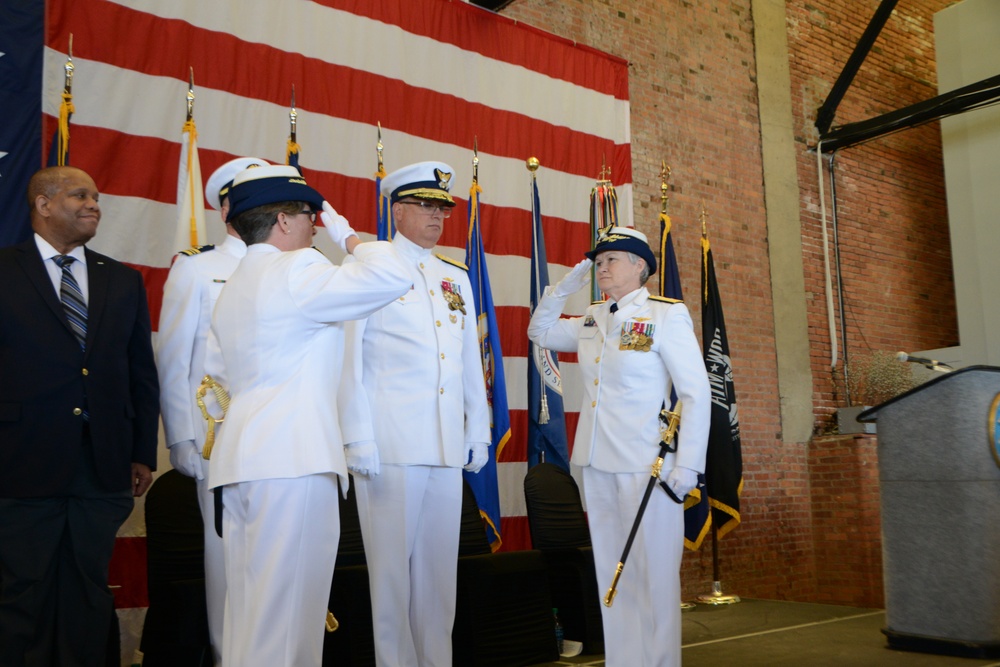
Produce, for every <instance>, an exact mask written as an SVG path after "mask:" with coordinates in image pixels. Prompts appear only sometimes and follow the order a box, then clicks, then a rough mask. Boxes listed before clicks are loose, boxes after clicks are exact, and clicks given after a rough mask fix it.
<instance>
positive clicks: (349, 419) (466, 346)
mask: <svg viewBox="0 0 1000 667" xmlns="http://www.w3.org/2000/svg"><path fill="white" fill-rule="evenodd" d="M392 245H393V248H394V249H395V250H396V252H397V253H398V254H399V256H400V258H401V259H402V261H403V263H404V264H405V265H406V267H407V268H408V270H409V277H410V280H411V281H412V283H413V288H412V289H411V290H409V291H407V292H406V293H405V294H403V295H402V296H400V297H399V298H397V299H396V300H395V301H393V302H392V303H390V304H389V305H388V306H386V307H385V308H383V309H382V310H379V311H378V312H376V313H374V314H373V315H372V316H371V317H369V318H368V319H367V320H365V321H360V322H355V323H351V325H350V331H351V333H350V339H351V340H350V343H349V345H348V359H347V361H346V362H345V363H346V365H348V366H351V371H350V372H351V373H352V377H353V381H354V383H355V384H354V386H356V387H357V386H363V387H364V396H362V395H361V392H358V391H354V392H341V415H342V417H341V419H342V426H343V429H344V439H345V441H346V442H348V443H356V442H364V441H371V440H374V441H376V442H377V443H378V452H379V459H380V461H381V462H382V463H387V464H397V465H429V466H447V467H451V468H458V467H461V466H463V465H465V464H466V463H467V462H468V461H467V460H466V457H467V454H468V445H469V444H470V443H474V442H481V443H489V442H490V416H489V405H488V404H487V401H486V381H485V380H484V379H483V365H482V360H481V358H480V355H479V335H478V332H477V328H476V307H475V303H474V301H473V295H472V284H471V283H470V282H469V276H468V275H467V273H466V269H464V268H462V267H461V266H458V265H456V264H452V263H450V262H447V261H444V260H442V259H441V258H439V257H438V256H436V255H435V254H433V253H432V252H431V251H430V250H427V249H425V248H422V247H420V246H418V245H417V244H415V243H413V242H412V241H410V240H409V239H407V238H406V237H405V236H403V235H402V234H396V237H395V238H394V239H393V242H392ZM454 290H458V293H459V295H460V296H461V299H462V301H463V302H464V306H463V307H464V308H465V313H462V312H461V310H452V309H449V306H448V303H449V301H448V298H446V292H448V291H454ZM451 298H454V297H451ZM358 360H363V367H359V365H358V364H357V363H356V362H357V361H358ZM365 398H367V400H364V399H365Z"/></svg>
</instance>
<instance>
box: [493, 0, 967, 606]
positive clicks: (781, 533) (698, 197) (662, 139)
mask: <svg viewBox="0 0 1000 667" xmlns="http://www.w3.org/2000/svg"><path fill="white" fill-rule="evenodd" d="M878 4H879V3H878V1H877V0H864V1H863V2H862V1H859V0H837V1H827V0H824V1H823V2H821V3H816V2H811V3H809V2H806V1H805V0H788V1H787V2H786V3H785V5H786V12H787V26H788V46H789V63H790V66H791V78H792V91H791V96H792V108H793V114H794V119H795V138H796V145H797V147H798V150H797V153H796V155H797V169H798V175H799V187H800V192H801V222H802V226H803V229H802V243H803V253H804V255H803V259H804V264H805V282H806V290H807V294H806V300H807V306H808V317H809V321H808V324H809V337H810V341H809V343H810V350H811V356H812V373H813V380H814V390H813V403H814V415H815V419H816V431H817V433H822V432H825V431H828V430H829V427H830V424H831V420H832V418H831V415H832V413H833V411H834V409H835V407H837V406H838V405H843V404H844V403H843V392H842V391H841V390H838V389H836V388H835V386H834V382H833V376H832V373H831V372H830V370H829V354H830V339H829V335H828V328H827V323H826V310H825V299H824V295H823V274H822V270H823V261H822V255H821V238H820V235H819V234H820V232H819V229H820V225H819V205H818V196H817V181H816V166H815V164H816V159H815V154H814V153H810V152H809V151H808V148H809V147H810V146H814V145H815V142H816V134H815V129H814V127H813V123H814V119H815V110H816V108H817V107H818V106H819V105H820V104H821V103H822V101H823V100H824V99H825V97H826V95H827V93H828V91H829V89H830V87H831V86H832V85H833V82H834V81H835V80H836V78H837V75H838V74H839V73H840V70H841V68H842V66H843V63H844V62H845V61H846V60H847V58H848V56H849V55H850V52H851V50H852V49H853V47H854V44H855V43H856V41H857V39H858V37H859V36H860V35H861V33H862V32H863V30H864V28H865V26H866V25H867V23H868V20H869V19H870V16H871V14H872V13H873V12H874V10H875V8H876V7H877V6H878ZM950 4H952V2H947V1H945V0H915V1H913V2H908V3H900V4H899V6H898V7H897V9H896V11H895V12H894V14H893V16H892V18H891V19H890V21H889V23H888V25H887V26H886V28H885V30H884V31H883V34H882V36H881V37H880V38H879V40H878V42H877V43H876V48H875V50H874V51H873V53H872V54H871V55H870V57H869V59H868V61H867V62H866V64H865V65H864V66H863V67H862V69H861V71H860V73H859V75H858V77H857V79H856V81H855V83H854V85H853V86H852V87H851V88H850V89H849V91H848V93H847V95H846V97H845V99H844V102H843V104H842V105H841V108H840V111H838V113H837V116H836V119H835V120H836V123H838V124H841V123H846V122H851V121H856V120H862V119H866V118H869V117H871V116H873V115H876V114H879V113H882V112H885V111H889V110H892V109H895V108H898V107H901V106H905V105H907V104H911V103H913V102H916V101H919V100H922V99H926V98H929V97H932V96H934V95H935V94H936V88H935V84H936V75H935V64H934V56H933V34H932V27H933V23H932V15H933V13H934V12H935V11H938V10H940V9H942V8H944V7H946V6H948V5H950ZM502 13H503V14H504V15H506V16H509V17H511V18H514V19H516V20H518V21H523V22H525V23H528V24H531V25H534V26H538V27H541V28H543V29H545V30H549V31H551V32H553V33H555V34H558V35H560V36H563V37H566V38H569V39H573V40H576V41H578V42H580V43H582V44H586V45H588V46H592V47H594V48H597V49H600V50H602V51H606V52H608V53H612V54H614V55H617V56H619V57H622V58H625V59H627V60H628V61H629V63H630V68H629V72H630V78H629V94H630V102H631V112H632V118H631V127H632V169H633V172H632V180H633V183H634V188H635V198H634V202H633V205H634V214H635V221H636V226H637V227H638V228H639V229H641V230H642V231H644V232H646V233H647V234H650V235H651V237H652V238H655V237H656V234H657V230H656V229H655V228H654V222H655V219H656V215H657V213H658V211H659V205H660V188H659V185H660V179H659V171H660V162H661V160H665V161H666V162H667V164H668V165H669V166H670V167H671V169H672V172H673V174H672V179H671V190H670V214H671V217H672V220H673V230H674V235H675V240H674V243H675V249H676V252H677V255H678V262H679V264H680V272H681V281H682V283H683V285H684V288H685V291H686V296H687V297H688V299H687V301H688V305H689V307H690V308H691V310H692V315H693V316H694V318H695V329H696V331H700V305H699V300H698V298H697V296H696V295H697V290H698V286H699V280H700V278H699V271H700V268H699V267H700V247H699V243H698V239H699V234H700V225H699V223H698V219H699V214H700V212H701V210H702V205H704V207H705V209H706V211H707V214H708V218H707V220H708V232H709V237H710V239H711V241H712V248H713V251H714V254H715V261H716V272H717V275H718V279H719V283H720V290H721V293H722V299H723V304H724V306H725V312H726V320H727V324H728V334H729V343H730V348H731V349H730V352H731V356H732V359H733V369H734V375H735V378H736V391H737V396H738V400H739V408H740V422H741V429H742V441H743V458H744V479H745V486H744V495H743V502H742V505H743V506H742V518H743V524H742V525H741V526H740V527H739V528H737V529H736V530H735V531H734V532H732V533H730V534H729V535H728V536H727V537H726V538H725V539H724V540H722V542H721V543H720V549H719V551H720V563H721V565H720V572H721V578H722V581H723V585H724V590H725V591H726V592H733V593H737V594H739V595H742V596H747V597H763V598H771V599H791V600H809V601H818V600H823V601H835V600H834V597H835V589H836V588H838V587H840V586H843V585H844V582H843V581H840V580H837V579H836V576H840V575H843V576H844V577H847V576H848V575H849V574H850V571H849V569H847V570H840V571H838V573H835V572H834V571H833V570H832V569H831V567H832V565H831V559H830V557H829V556H830V555H831V554H834V553H836V554H837V558H838V559H839V560H843V559H844V558H846V557H847V553H846V552H847V551H850V549H849V548H848V549H842V548H841V549H834V548H833V547H834V546H839V545H838V544H831V543H839V544H840V545H844V544H847V543H848V542H850V540H848V539H846V538H845V539H841V538H840V537H838V536H841V535H844V536H846V535H849V534H850V533H849V532H845V531H849V530H851V529H852V528H851V522H852V521H854V520H856V519H858V515H857V514H856V512H857V511H858V509H857V508H853V509H851V510H849V511H847V513H846V514H845V513H844V512H843V511H841V510H833V509H831V507H833V506H835V505H837V504H838V502H840V501H839V500H837V498H836V494H833V493H832V492H831V489H830V486H831V484H832V482H831V481H830V480H831V479H833V478H831V477H829V475H832V474H835V473H834V472H832V471H830V470H826V469H825V468H823V467H822V466H826V465H833V464H832V463H828V462H823V463H818V462H817V460H816V456H817V455H818V453H819V452H823V451H824V450H825V449H826V448H828V447H831V446H832V445H829V443H827V442H826V441H825V440H820V441H817V442H816V443H813V447H812V449H810V446H809V444H808V443H789V442H785V441H783V439H782V434H781V424H780V420H779V397H778V386H777V375H776V372H775V368H774V366H775V349H774V322H773V317H774V316H773V308H772V301H771V290H770V271H771V268H770V266H769V260H768V247H767V225H766V217H765V213H766V212H765V210H764V192H763V171H762V165H761V138H760V125H759V119H758V108H757V90H756V67H755V58H754V24H753V16H752V12H751V0H730V1H728V2H693V1H691V0H659V1H653V0H635V1H632V2H626V1H624V0H604V1H600V0H516V1H515V2H514V3H512V4H511V5H510V6H509V7H507V8H506V9H505V10H504V11H503V12H502ZM836 163H837V174H838V176H837V196H838V210H837V213H838V219H839V226H840V242H841V261H842V265H843V266H842V270H843V284H844V298H845V301H846V311H847V329H848V332H847V350H848V353H849V354H850V355H856V354H858V353H860V352H861V351H864V350H867V349H873V350H889V351H895V350H899V349H905V350H919V349H930V348H936V347H945V346H949V345H953V344H955V343H956V342H957V323H956V317H955V302H954V289H953V284H952V277H951V255H950V249H949V243H948V229H947V213H946V208H945V193H944V184H943V173H942V165H941V147H940V135H939V130H938V125H937V123H933V124H929V125H927V126H924V127H922V128H917V129H914V130H909V131H907V132H903V133H897V134H895V135H892V136H890V137H887V138H884V139H880V140H877V141H874V142H871V143H869V144H867V145H864V146H861V147H857V148H852V149H848V150H845V151H843V152H842V154H841V155H839V156H838V157H837V159H836ZM598 168H599V166H598V165H595V173H594V175H595V178H596V176H597V169H598ZM827 193H828V195H829V187H827ZM581 196H586V195H585V194H582V195H581ZM838 401H839V402H838ZM817 448H818V449H817ZM839 461H840V464H839V465H841V467H842V468H843V469H842V470H841V471H840V473H839V474H842V475H844V481H845V483H847V480H849V479H850V478H851V475H853V476H854V479H853V482H852V483H854V484H862V483H864V484H869V480H868V478H867V477H864V476H861V477H859V475H863V474H867V472H868V470H870V469H869V468H865V467H863V466H858V465H856V461H854V460H851V459H850V457H843V456H841V457H839ZM817 466H819V468H817ZM817 470H822V471H823V472H822V473H821V474H819V477H818V478H817V477H816V476H815V474H816V473H817ZM811 472H813V473H814V476H813V477H811V476H810V473H811ZM815 485H818V486H815ZM866 488H867V487H866ZM827 512H829V514H827ZM852 512H855V513H852ZM867 516H868V515H867V514H866V515H865V518H867ZM838 524H839V525H838ZM876 530H877V529H876ZM711 552H712V550H711V544H710V542H709V541H706V543H705V545H704V546H703V547H702V549H701V551H700V552H696V553H691V552H689V553H686V555H685V559H684V564H683V567H682V582H683V593H684V596H685V597H686V598H689V597H692V596H694V595H697V594H699V593H706V592H708V591H709V589H710V586H711V581H712V578H713V576H712V558H711ZM872 557H873V556H872V553H871V552H866V553H865V554H863V555H860V556H859V558H864V559H867V560H866V562H868V563H869V564H870V563H871V562H872ZM846 562H850V561H846ZM869 569H870V568H869ZM866 577H867V578H866V579H864V580H861V581H858V582H855V583H856V584H857V586H858V587H860V588H862V589H871V587H872V586H873V585H874V584H873V582H878V583H879V585H880V582H881V575H880V574H872V575H870V576H869V575H866ZM852 585H854V584H852ZM852 595H853V594H852ZM858 595H860V597H859V596H858ZM858 595H856V596H854V597H852V602H851V603H854V602H857V603H859V604H860V603H862V602H864V603H865V604H867V603H868V602H867V599H866V598H864V596H863V595H861V594H860V593H859V594H858ZM841 601H843V600H841Z"/></svg>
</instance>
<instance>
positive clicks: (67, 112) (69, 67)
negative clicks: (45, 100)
mask: <svg viewBox="0 0 1000 667" xmlns="http://www.w3.org/2000/svg"><path fill="white" fill-rule="evenodd" d="M75 69H76V68H75V67H74V66H73V33H70V35H69V50H68V52H67V54H66V63H65V64H64V65H63V92H62V103H60V105H59V132H58V134H57V136H58V138H57V139H56V141H57V144H56V151H57V152H56V160H57V161H56V164H58V165H59V166H60V167H64V166H66V158H67V156H68V154H69V118H70V116H72V115H73V112H74V111H76V109H75V108H74V107H73V72H74V70H75Z"/></svg>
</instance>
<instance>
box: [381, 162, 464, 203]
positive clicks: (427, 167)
mask: <svg viewBox="0 0 1000 667" xmlns="http://www.w3.org/2000/svg"><path fill="white" fill-rule="evenodd" d="M454 173H455V170H454V169H452V168H451V167H450V166H448V165H446V164H445V163H444V162H417V163H416V164H411V165H409V166H406V167H402V168H401V169H397V170H396V171H394V172H392V173H391V174H389V175H388V176H386V177H385V178H383V179H382V195H383V196H384V197H388V198H389V201H390V202H391V203H393V204H395V203H396V202H398V201H399V200H400V199H403V198H404V197H416V198H417V199H430V200H432V201H440V202H444V203H445V204H446V205H449V206H454V205H455V200H454V199H452V198H451V193H450V190H451V177H452V175H453V174H454Z"/></svg>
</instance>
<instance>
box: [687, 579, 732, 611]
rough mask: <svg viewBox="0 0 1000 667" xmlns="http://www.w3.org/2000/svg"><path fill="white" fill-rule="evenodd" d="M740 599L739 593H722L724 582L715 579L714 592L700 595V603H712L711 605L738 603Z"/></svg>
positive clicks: (698, 600)
mask: <svg viewBox="0 0 1000 667" xmlns="http://www.w3.org/2000/svg"><path fill="white" fill-rule="evenodd" d="M739 601H740V596H738V595H724V594H723V593H722V582H721V581H713V582H712V592H711V593H707V594H702V595H699V596H698V599H697V602H698V604H711V605H716V606H718V605H724V604H736V603H737V602H739Z"/></svg>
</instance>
